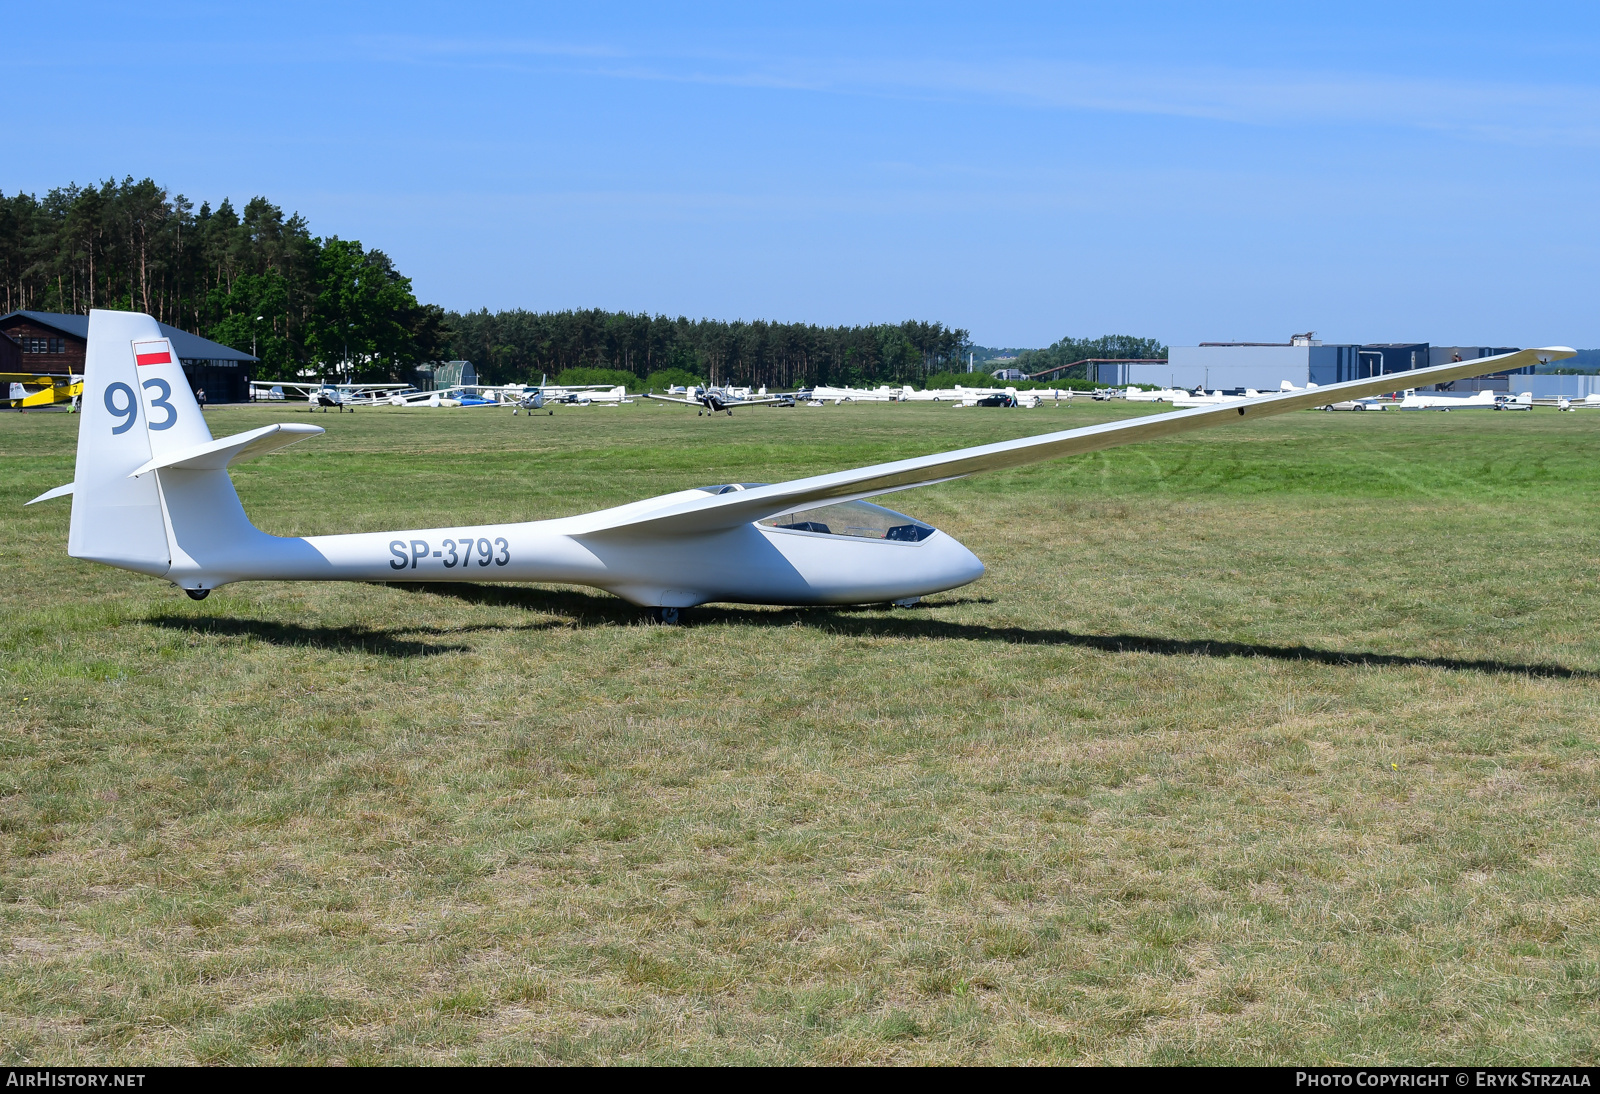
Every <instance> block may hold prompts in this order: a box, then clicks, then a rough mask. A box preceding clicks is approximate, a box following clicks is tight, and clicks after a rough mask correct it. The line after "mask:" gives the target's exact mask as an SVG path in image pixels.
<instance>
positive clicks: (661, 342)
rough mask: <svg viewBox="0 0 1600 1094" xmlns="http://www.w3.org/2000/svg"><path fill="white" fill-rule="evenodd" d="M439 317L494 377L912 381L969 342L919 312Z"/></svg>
mask: <svg viewBox="0 0 1600 1094" xmlns="http://www.w3.org/2000/svg"><path fill="white" fill-rule="evenodd" d="M446 320H447V322H448V323H449V325H450V327H451V329H452V331H453V332H454V333H453V337H452V339H451V343H450V345H451V348H452V349H453V350H454V352H455V355H456V356H457V357H459V358H464V359H466V360H470V361H472V362H474V363H475V364H476V365H477V367H478V375H479V376H482V377H485V378H487V379H489V380H491V381H492V382H512V381H518V380H526V379H535V380H536V379H538V377H539V376H540V375H541V374H548V375H550V376H557V375H559V374H561V373H562V372H565V371H567V370H569V369H577V368H591V369H594V368H598V369H612V370H617V371H619V372H623V373H631V374H632V375H634V376H636V377H639V378H640V379H643V378H645V377H648V376H650V375H652V374H655V373H660V372H665V371H671V370H679V371H681V372H684V373H687V374H690V375H693V376H695V377H698V378H700V379H703V380H709V381H710V382H712V383H717V384H721V383H738V384H751V385H760V384H766V385H768V386H769V387H775V388H776V387H793V386H801V385H812V384H846V383H849V384H857V385H859V384H878V383H913V382H917V381H919V380H921V379H923V378H924V377H926V376H928V375H929V374H930V373H934V372H939V371H943V370H947V369H949V368H952V367H955V365H956V364H957V363H958V362H960V361H962V360H963V359H964V358H963V353H964V351H965V348H966V347H967V346H968V345H969V344H970V340H969V338H968V335H967V332H966V331H964V330H960V329H956V328H951V327H946V326H945V325H944V324H942V323H924V322H918V321H910V322H905V323H898V324H889V323H881V324H875V325H871V326H856V327H821V326H817V325H815V324H811V323H771V322H766V321H762V320H756V321H749V322H747V321H744V320H738V321H734V322H725V321H721V320H715V319H689V318H687V317H684V316H679V317H677V318H676V319H674V318H672V317H670V316H665V315H655V316H652V315H631V314H629V313H627V312H607V311H601V310H599V309H590V310H585V311H561V312H530V311H522V310H515V311H502V312H489V311H478V312H467V313H466V314H457V313H454V312H451V313H449V314H448V315H447V317H446Z"/></svg>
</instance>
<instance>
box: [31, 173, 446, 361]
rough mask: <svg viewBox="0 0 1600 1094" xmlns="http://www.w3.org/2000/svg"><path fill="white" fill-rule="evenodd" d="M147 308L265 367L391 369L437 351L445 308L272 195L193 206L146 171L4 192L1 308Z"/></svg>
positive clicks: (389, 266) (381, 261) (377, 258)
mask: <svg viewBox="0 0 1600 1094" xmlns="http://www.w3.org/2000/svg"><path fill="white" fill-rule="evenodd" d="M91 308H119V309H125V310H129V311H142V312H147V313H149V314H151V315H153V316H155V317H156V318H157V319H160V320H161V321H162V322H164V323H170V324H171V325H172V326H175V327H178V328H180V329H182V330H188V331H193V332H194V333H196V334H201V335H204V336H205V337H207V338H211V339H214V340H215V341H218V342H222V343H223V344H225V345H229V346H232V347H234V348H235V349H249V350H251V351H252V352H253V353H254V354H255V355H256V356H258V357H260V358H261V360H262V364H261V366H260V367H259V368H258V369H257V374H258V375H260V376H262V377H277V378H284V379H287V378H290V377H292V376H294V375H296V374H297V373H299V372H300V371H301V370H304V369H308V368H309V369H311V370H312V371H315V372H318V373H322V374H336V373H338V374H344V373H348V374H351V375H356V376H361V377H368V376H385V377H386V376H389V375H392V374H395V373H397V372H399V371H401V370H403V369H404V368H405V367H406V366H408V365H411V364H415V363H417V362H420V361H427V360H432V359H434V358H436V357H437V356H438V355H439V353H440V350H441V347H442V344H443V340H444V336H445V330H444V327H443V323H442V320H443V312H442V311H441V310H440V309H439V308H437V307H432V306H428V305H423V304H419V303H418V302H417V298H416V296H415V295H414V294H413V293H412V290H411V281H410V279H409V278H406V277H404V276H403V275H401V274H400V272H399V271H398V270H396V269H395V268H394V264H393V263H392V262H391V261H390V260H389V258H388V256H387V255H385V254H384V253H383V252H382V251H377V250H371V251H369V250H366V249H364V248H363V247H362V245H361V243H360V242H359V241H356V240H341V239H338V238H337V237H329V238H328V239H319V238H317V237H315V236H313V235H312V234H311V232H310V229H309V227H308V225H307V224H306V221H305V218H304V217H302V216H300V215H299V214H298V213H296V214H294V215H292V216H288V217H285V216H284V214H283V210H282V209H280V208H279V207H278V206H276V205H273V204H272V203H271V202H270V201H268V200H267V199H266V198H264V197H256V198H252V199H251V200H250V201H249V202H248V203H246V205H245V207H244V211H243V213H242V214H240V213H238V212H236V211H235V210H234V208H233V205H232V203H230V202H229V201H227V200H226V199H224V200H223V201H222V203H221V204H220V205H218V206H217V207H216V208H215V209H213V208H212V207H211V205H210V203H202V204H201V206H200V208H199V209H195V208H194V205H193V203H192V202H190V201H189V200H188V199H187V198H185V197H184V196H183V195H182V194H172V193H169V192H168V191H167V189H166V188H165V187H162V186H158V185H157V184H156V183H155V182H154V181H152V180H151V179H145V180H143V181H141V182H135V181H134V180H133V178H132V176H129V177H128V178H125V179H123V180H122V181H121V182H120V183H119V182H114V181H110V180H107V181H105V182H102V183H100V184H99V185H98V186H78V185H76V184H74V185H70V186H64V187H58V188H57V189H54V190H51V191H50V192H49V193H48V194H46V195H45V196H44V197H43V198H38V197H36V196H34V195H32V194H23V193H18V194H13V195H11V196H9V197H7V196H6V195H5V194H3V193H0V309H3V310H4V311H7V312H9V311H14V310H18V309H25V310H30V311H52V312H67V313H71V314H85V313H87V312H88V311H89V309H91Z"/></svg>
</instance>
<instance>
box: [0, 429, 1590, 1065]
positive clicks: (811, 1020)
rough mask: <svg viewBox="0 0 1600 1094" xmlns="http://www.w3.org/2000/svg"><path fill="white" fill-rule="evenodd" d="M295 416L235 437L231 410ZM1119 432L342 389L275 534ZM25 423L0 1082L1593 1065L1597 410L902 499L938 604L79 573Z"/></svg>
mask: <svg viewBox="0 0 1600 1094" xmlns="http://www.w3.org/2000/svg"><path fill="white" fill-rule="evenodd" d="M287 411H288V408H283V407H280V408H273V409H268V408H249V409H236V410H223V411H217V412H214V413H213V414H212V417H213V419H214V421H213V429H214V430H215V431H216V432H219V433H225V432H233V431H235V430H238V429H245V428H249V427H252V426H255V425H259V424H263V423H264V422H266V421H269V420H273V419H275V418H278V417H282V416H284V415H285V414H286V413H287ZM1129 412H1130V411H1129V410H1128V409H1125V408H1124V409H1117V408H1105V407H1096V408H1094V409H1092V410H1085V409H1084V408H1075V409H1073V410H1070V411H1046V410H1041V411H1037V412H1032V413H1028V412H992V413H982V412H977V411H971V412H969V411H959V412H952V411H951V410H949V409H948V408H942V407H931V406H929V407H922V406H904V407H878V408H870V407H862V408H845V407H841V408H826V409H824V410H815V411H812V410H803V409H799V410H794V411H765V412H753V413H745V412H741V413H740V414H739V415H737V416H735V417H733V418H726V417H725V418H723V419H721V420H711V421H708V420H704V419H695V418H693V417H692V416H688V417H685V416H683V415H680V414H676V413H674V412H673V411H671V410H667V409H662V408H656V407H650V408H634V409H625V410H623V411H617V412H614V413H613V412H590V413H587V414H583V413H576V412H575V413H571V414H567V415H563V416H557V417H555V418H549V417H545V418H541V419H536V420H533V421H527V420H525V419H523V418H520V417H519V418H517V419H511V418H510V417H509V416H508V415H495V416H490V417H483V416H482V415H478V416H475V417H471V418H468V417H467V416H465V415H451V414H447V413H440V414H425V413H420V412H419V413H416V414H407V415H405V416H404V420H405V423H406V424H405V426H404V427H403V428H397V418H399V417H400V416H401V412H396V414H395V415H394V416H390V415H386V414H384V413H381V412H375V413H370V414H368V413H362V414H358V415H354V416H348V415H347V416H343V417H340V416H319V417H318V421H319V423H323V422H325V423H326V424H327V425H328V426H329V427H330V433H329V435H328V436H327V437H325V438H321V439H319V440H317V441H314V442H311V443H310V444H308V445H306V446H303V447H304V448H305V451H304V452H296V453H293V454H286V455H283V456H277V457H274V458H272V459H270V460H264V461H260V462H258V463H255V464H250V465H246V467H245V468H244V469H242V470H241V472H240V474H239V478H238V481H239V484H240V491H241V494H242V496H243V497H244V500H245V503H246V505H247V507H248V508H249V509H250V511H251V512H252V514H253V515H254V516H255V517H256V519H257V520H258V522H259V523H261V524H262V525H263V526H264V527H267V528H269V529H271V530H273V531H278V532H284V533H288V532H295V533H311V532H328V531H341V530H361V529H378V528H383V527H390V526H402V525H405V526H425V525H429V524H435V523H437V524H450V523H452V522H455V521H458V520H460V519H462V518H465V517H468V516H470V517H472V518H473V519H477V520H499V519H504V520H513V519H528V518H531V517H537V516H550V515H558V514H561V513H568V512H575V511H580V510H583V509H589V508H594V507H599V506H602V505H607V504H614V503H617V502H620V501H625V500H631V499H633V498H636V497H639V496H643V495H646V494H648V493H652V492H657V491H662V492H664V491H666V490H670V489H675V488H679V487H682V486H687V485H693V484H695V483H698V482H712V481H733V480H750V479H762V478H766V479H779V478H784V477H789V476H792V475H799V474H804V473H808V472H812V471H819V470H825V469H829V468H838V467H845V466H853V465H856V464H861V463H867V462H871V461H874V460H879V459H885V458H890V457H893V456H898V455H908V454H913V453H916V452H921V451H927V450H929V449H930V448H932V447H935V444H934V443H930V441H929V440H928V438H929V437H936V438H938V440H937V442H936V444H937V446H939V447H943V446H944V445H946V444H959V443H966V442H972V443H977V442H981V441H986V440H994V439H1000V438H1001V437H1005V436H1016V435H1021V434H1024V433H1028V432H1036V431H1040V430H1042V429H1044V428H1047V427H1050V426H1052V425H1055V424H1057V423H1060V422H1067V421H1081V422H1087V421H1090V420H1094V419H1095V418H1097V417H1103V416H1106V415H1113V414H1122V413H1129ZM75 426H76V420H75V419H71V418H67V417H64V416H47V415H27V416H15V415H12V416H6V417H4V418H3V419H0V452H3V453H4V456H5V459H6V461H7V467H8V470H10V471H11V474H10V475H9V476H8V477H7V480H6V483H5V484H4V486H3V487H0V521H3V527H4V528H5V530H6V535H7V543H8V546H9V548H10V550H8V551H7V553H6V558H5V560H4V561H3V562H0V566H4V567H5V569H6V573H5V584H4V587H5V588H6V589H7V593H6V597H7V601H6V612H5V615H4V622H3V623H0V628H3V629H0V641H3V651H4V657H3V658H0V943H3V944H0V1057H3V1058H4V1059H5V1060H6V1061H7V1062H9V1063H38V1062H77V1063H104V1062H112V1061H116V1062H129V1063H132V1062H185V1061H206V1062H218V1063H245V1062H317V1063H333V1062H354V1063H361V1062H412V1061H415V1062H432V1061H461V1062H494V1061H535V1062H556V1061H560V1062H567V1061H571V1062H590V1061H656V1062H668V1061H686V1062H805V1061H821V1062H866V1061H889V1062H896V1061H908V1062H909V1061H917V1062H1013V1061H1082V1062H1123V1061H1144V1062H1201V1061H1216V1062H1223V1061H1231V1062H1267V1061H1274V1062H1276V1061H1304V1062H1314V1061H1347V1062H1364V1061H1380V1060H1381V1061H1391V1062H1422V1061H1428V1060H1438V1059H1450V1060H1461V1061H1466V1060H1473V1061H1478V1062H1483V1063H1501V1062H1504V1063H1510V1062H1520V1061H1530V1060H1538V1061H1545V1060H1557V1061H1574V1062H1580V1061H1589V1060H1592V1059H1594V1058H1595V1056H1596V1041H1597V1037H1596V1026H1597V1023H1596V1019H1595V1013H1596V1011H1595V1001H1596V999H1597V998H1600V924H1597V922H1596V916H1597V909H1600V902H1597V891H1596V890H1597V886H1596V867H1597V863H1600V857H1597V855H1596V835H1597V830H1596V829H1597V825H1596V820H1595V817H1596V804H1597V800H1596V792H1595V775H1596V760H1597V749H1600V739H1597V735H1596V724H1597V720H1596V694H1597V691H1596V682H1597V679H1600V676H1597V674H1600V645H1597V642H1596V639H1595V636H1594V632H1593V628H1592V626H1591V621H1592V620H1593V619H1594V618H1595V617H1596V615H1597V612H1596V608H1597V607H1600V579H1597V578H1596V577H1595V576H1594V574H1593V572H1592V566H1591V565H1590V562H1589V560H1590V559H1591V558H1592V557H1593V556H1594V554H1595V547H1596V543H1595V528H1594V523H1593V520H1592V506H1591V505H1590V504H1589V503H1588V501H1587V500H1586V499H1587V498H1589V497H1592V496H1593V490H1594V489H1595V487H1596V485H1597V483H1596V479H1597V477H1600V471H1596V470H1595V469H1596V468H1600V460H1597V459H1596V457H1597V456H1600V438H1597V437H1596V435H1595V434H1594V432H1593V430H1592V428H1591V427H1590V426H1589V423H1588V420H1587V419H1584V418H1583V416H1582V415H1554V414H1542V413H1537V412H1536V413H1535V414H1533V415H1515V416H1513V415H1498V416H1496V415H1491V414H1483V415H1478V416H1473V415H1469V414H1457V415H1449V416H1445V415H1432V416H1429V415H1370V416H1361V415H1348V416H1336V415H1315V414H1306V415H1300V416H1297V417H1294V418H1291V419H1280V420H1275V421H1272V422H1268V423H1263V424H1259V425H1253V426H1248V427H1242V428H1240V429H1238V430H1234V431H1221V432H1219V433H1217V434H1212V435H1206V436H1203V437H1197V438H1194V439H1192V440H1188V441H1184V442H1178V443H1169V444H1166V445H1152V446H1147V447H1146V448H1143V449H1132V450H1126V451H1121V452H1114V453H1107V454H1103V455H1097V456H1091V457H1085V458H1082V459H1077V460H1069V461H1062V462H1060V463H1057V464H1052V465H1047V466H1043V467H1038V468H1032V469H1026V470H1023V471H1019V472H1014V473H1008V474H1005V475H996V476H989V477H986V478H978V479H973V480H968V481H965V482H961V483H952V484H948V485H945V486H942V487H937V488H931V489H927V490H923V491H918V492H914V493H912V494H908V495H904V496H902V497H901V498H900V499H897V500H895V501H893V502H892V504H896V505H899V506H901V507H903V508H905V509H907V510H909V511H911V512H914V513H916V514H917V515H918V516H920V517H923V518H925V519H929V520H931V521H932V522H933V523H935V524H937V525H939V526H940V527H942V528H945V529H947V530H948V531H950V532H951V533H952V534H954V535H956V536H957V537H958V538H960V539H962V540H963V541H964V542H966V543H967V544H968V545H969V546H971V547H972V548H973V549H974V550H975V551H977V552H978V553H979V555H980V556H981V557H983V558H984V559H985V560H986V562H988V564H989V566H990V574H989V576H988V577H987V578H985V579H984V580H983V581H982V582H980V583H978V584H976V585H974V586H971V587H969V588H967V589H963V590H958V591H956V592H954V593H950V594H946V595H943V596H940V597H937V598H934V600H933V602H932V603H930V604H928V605H926V606H923V607H919V608H916V609H911V610H894V611H891V610H886V609H880V608H868V609H848V610H782V609H765V608H745V607H737V606H713V607H708V608H705V609H701V610H699V611H697V612H696V613H694V618H693V622H692V624H691V625H688V626H684V627H679V628H663V627H656V626H650V625H646V624H645V623H644V622H643V621H642V619H641V617H640V615H639V613H637V612H636V611H635V610H633V609H631V608H629V607H628V606H626V605H624V604H621V603H620V602H618V601H616V600H613V599H611V598H608V597H605V596H602V595H600V594H590V593H587V592H582V591H574V590H563V589H554V588H542V587H509V588H495V587H490V586H465V587H443V586H390V587H379V586H359V585H358V586H330V587H317V586H294V585H272V584H263V585H244V586H232V587H228V588H225V589H223V590H221V591H219V592H218V593H216V594H215V595H213V596H212V597H211V598H210V599H209V600H207V601H206V602H205V603H203V604H193V603H191V602H189V601H187V600H185V599H183V598H181V597H179V596H177V595H176V594H175V593H174V591H173V590H171V589H170V588H169V587H167V586H165V585H163V584H162V583H160V582H155V581H150V580H147V579H144V578H139V577H135V576H132V575H128V574H122V573H118V572H114V571H110V570H105V569H102V568H97V567H93V566H88V565H84V564H79V563H76V562H73V561H71V560H69V559H67V558H66V557H65V554H64V551H63V544H64V541H65V529H66V521H67V511H66V507H65V506H64V505H58V506H56V507H54V508H52V507H48V506H38V507H34V508H30V509H26V510H24V509H21V508H20V507H19V505H20V502H21V501H23V500H26V499H27V498H28V497H32V496H33V495H34V494H37V493H39V492H40V491H42V490H44V489H46V488H48V487H50V486H54V485H57V484H58V483H60V482H64V481H67V479H68V478H70V477H71V474H72V471H71V459H72V446H73V431H74V429H75Z"/></svg>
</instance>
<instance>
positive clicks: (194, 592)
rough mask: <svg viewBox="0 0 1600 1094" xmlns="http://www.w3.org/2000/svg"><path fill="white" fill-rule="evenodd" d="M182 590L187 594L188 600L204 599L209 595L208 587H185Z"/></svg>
mask: <svg viewBox="0 0 1600 1094" xmlns="http://www.w3.org/2000/svg"><path fill="white" fill-rule="evenodd" d="M183 591H184V592H186V593H188V594H189V599H190V600H204V599H205V598H206V597H208V596H210V595H211V590H210V589H185V590H183Z"/></svg>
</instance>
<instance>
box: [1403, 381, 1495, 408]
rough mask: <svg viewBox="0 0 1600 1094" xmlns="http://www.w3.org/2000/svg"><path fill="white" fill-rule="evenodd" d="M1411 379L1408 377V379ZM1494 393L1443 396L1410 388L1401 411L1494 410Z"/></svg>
mask: <svg viewBox="0 0 1600 1094" xmlns="http://www.w3.org/2000/svg"><path fill="white" fill-rule="evenodd" d="M1410 378H1411V377H1409V376H1407V377H1406V379H1408V380H1409V379H1410ZM1494 396H1495V393H1494V392H1492V391H1478V392H1474V393H1473V394H1471V395H1442V394H1436V393H1434V392H1431V391H1427V392H1419V391H1416V390H1414V389H1410V388H1408V389H1407V390H1406V391H1405V392H1404V393H1403V395H1402V396H1401V399H1400V406H1399V409H1401V410H1447V411H1448V410H1470V409H1478V410H1493V409H1494Z"/></svg>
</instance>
